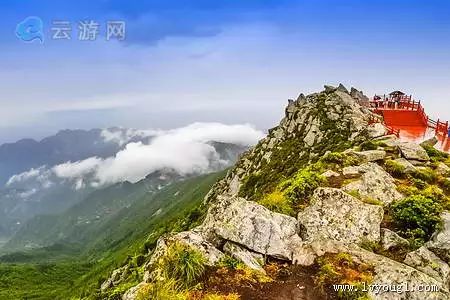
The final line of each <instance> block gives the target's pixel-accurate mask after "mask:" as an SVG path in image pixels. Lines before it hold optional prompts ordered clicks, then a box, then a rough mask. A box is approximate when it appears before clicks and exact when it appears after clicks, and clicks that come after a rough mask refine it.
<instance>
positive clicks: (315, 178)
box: [280, 169, 326, 209]
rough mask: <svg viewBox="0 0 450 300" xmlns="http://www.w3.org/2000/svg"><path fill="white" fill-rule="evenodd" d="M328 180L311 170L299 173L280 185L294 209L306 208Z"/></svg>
mask: <svg viewBox="0 0 450 300" xmlns="http://www.w3.org/2000/svg"><path fill="white" fill-rule="evenodd" d="M325 182H326V179H325V178H324V177H323V176H321V175H320V174H318V173H317V172H313V171H311V170H309V169H303V170H300V171H299V172H297V173H296V174H295V175H294V177H293V178H291V179H288V180H286V181H284V182H282V183H281V184H280V189H281V191H282V192H283V193H284V195H285V196H286V197H287V198H288V199H289V200H290V202H291V203H292V205H293V207H294V208H300V209H301V208H304V207H305V206H306V205H307V204H308V203H309V198H310V197H311V195H312V193H313V192H314V190H315V189H316V188H318V187H319V186H320V185H322V184H324V183H325Z"/></svg>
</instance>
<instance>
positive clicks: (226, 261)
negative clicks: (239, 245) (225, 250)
mask: <svg viewBox="0 0 450 300" xmlns="http://www.w3.org/2000/svg"><path fill="white" fill-rule="evenodd" d="M217 266H218V267H219V268H228V269H232V270H237V269H238V268H241V267H243V266H244V264H243V263H242V262H241V261H240V260H237V259H235V258H234V257H231V256H229V255H225V256H224V257H223V258H222V259H221V260H220V261H219V262H218V263H217Z"/></svg>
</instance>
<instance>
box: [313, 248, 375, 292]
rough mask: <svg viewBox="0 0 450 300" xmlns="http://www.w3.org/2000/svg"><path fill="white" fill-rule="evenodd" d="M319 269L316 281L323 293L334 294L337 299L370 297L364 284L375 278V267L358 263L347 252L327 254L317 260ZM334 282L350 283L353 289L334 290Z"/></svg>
mask: <svg viewBox="0 0 450 300" xmlns="http://www.w3.org/2000/svg"><path fill="white" fill-rule="evenodd" d="M317 265H318V271H317V274H316V276H315V283H316V284H317V285H318V287H319V288H320V289H321V291H322V293H323V294H326V295H333V296H334V298H337V299H343V300H344V299H345V300H353V299H355V300H356V299H358V300H362V299H369V298H368V295H367V292H364V291H363V290H362V288H361V287H362V285H363V284H366V285H368V284H370V283H371V282H372V280H373V274H374V270H373V267H371V266H369V265H367V264H358V263H356V262H355V261H353V259H352V257H351V256H350V255H349V254H347V253H339V254H325V255H324V256H322V257H320V258H319V259H318V261H317ZM334 284H348V285H351V286H353V287H355V289H354V290H353V291H349V290H344V289H340V290H339V291H336V290H334V288H333V285H334Z"/></svg>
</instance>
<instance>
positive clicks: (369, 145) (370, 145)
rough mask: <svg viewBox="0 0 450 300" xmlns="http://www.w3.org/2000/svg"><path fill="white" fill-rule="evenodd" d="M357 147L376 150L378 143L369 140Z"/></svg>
mask: <svg viewBox="0 0 450 300" xmlns="http://www.w3.org/2000/svg"><path fill="white" fill-rule="evenodd" d="M359 147H360V148H361V150H362V151H368V150H377V149H378V144H377V143H375V142H374V141H371V140H369V141H365V142H363V143H362V144H361V145H359Z"/></svg>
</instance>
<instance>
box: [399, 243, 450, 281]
mask: <svg viewBox="0 0 450 300" xmlns="http://www.w3.org/2000/svg"><path fill="white" fill-rule="evenodd" d="M404 262H405V264H407V265H408V266H411V267H413V268H416V269H417V270H419V271H422V272H424V273H425V274H427V275H430V276H431V277H433V278H434V279H436V280H439V281H442V282H443V283H444V285H445V286H447V287H448V283H449V279H450V267H449V266H448V264H446V263H445V262H444V261H442V260H441V259H440V258H439V257H437V256H436V255H435V254H434V253H433V252H431V251H430V250H428V249H427V248H425V247H423V246H422V247H420V248H419V249H417V250H415V251H413V252H410V253H408V254H407V255H406V258H405V261H404Z"/></svg>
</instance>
